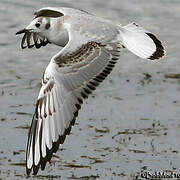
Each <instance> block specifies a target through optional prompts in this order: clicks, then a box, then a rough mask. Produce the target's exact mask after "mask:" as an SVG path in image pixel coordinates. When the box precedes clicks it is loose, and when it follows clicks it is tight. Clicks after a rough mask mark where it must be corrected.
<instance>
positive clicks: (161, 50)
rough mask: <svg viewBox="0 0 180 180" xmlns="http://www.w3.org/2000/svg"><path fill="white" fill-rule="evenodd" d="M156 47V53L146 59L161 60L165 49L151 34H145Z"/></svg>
mask: <svg viewBox="0 0 180 180" xmlns="http://www.w3.org/2000/svg"><path fill="white" fill-rule="evenodd" d="M146 34H147V35H148V36H149V37H150V38H151V39H152V40H153V42H154V44H155V45H156V51H155V52H154V53H153V54H152V55H151V56H150V57H149V58H148V59H150V60H156V59H160V58H163V57H164V56H165V54H166V51H165V48H164V46H163V45H162V43H161V41H160V40H159V39H158V38H157V37H156V36H155V35H154V34H152V33H146Z"/></svg>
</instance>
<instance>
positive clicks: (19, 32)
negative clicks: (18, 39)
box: [16, 28, 28, 35]
mask: <svg viewBox="0 0 180 180" xmlns="http://www.w3.org/2000/svg"><path fill="white" fill-rule="evenodd" d="M26 32H28V30H27V29H25V28H24V29H22V30H20V31H18V32H17V33H16V35H18V34H22V33H26Z"/></svg>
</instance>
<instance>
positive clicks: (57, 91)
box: [26, 22, 122, 175]
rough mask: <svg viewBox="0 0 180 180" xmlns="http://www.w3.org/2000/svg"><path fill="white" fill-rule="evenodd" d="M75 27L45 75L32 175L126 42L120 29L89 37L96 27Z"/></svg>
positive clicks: (31, 149)
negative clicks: (118, 37)
mask: <svg viewBox="0 0 180 180" xmlns="http://www.w3.org/2000/svg"><path fill="white" fill-rule="evenodd" d="M66 24H67V22H66ZM75 29H77V28H74V25H72V24H71V25H67V30H68V33H69V42H68V44H67V45H66V46H65V47H64V48H63V49H62V50H61V51H60V52H59V53H58V54H57V55H55V56H54V57H53V58H52V59H51V62H50V64H49V65H48V67H47V69H46V71H45V74H44V76H43V80H42V87H41V90H40V93H39V97H38V100H37V103H36V109H35V114H34V116H33V120H32V124H31V128H30V131H29V139H28V144H27V152H26V170H27V174H28V175H29V174H30V172H31V170H32V169H33V173H34V174H37V172H38V170H39V167H41V169H42V170H43V169H44V168H45V166H46V163H47V161H50V159H51V157H52V154H53V153H55V152H56V151H57V150H58V147H59V144H62V143H63V142H64V140H65V138H66V136H67V135H69V133H70V131H71V127H72V126H73V125H74V123H75V119H76V117H77V116H78V111H79V109H80V108H81V104H82V103H83V100H84V99H86V98H87V97H88V95H89V94H90V93H91V92H92V91H93V90H95V89H96V86H98V85H99V84H100V83H101V82H102V81H103V80H104V79H105V78H106V77H107V75H108V74H109V73H110V72H111V71H112V69H113V67H114V66H115V64H116V62H117V60H118V58H119V54H120V48H121V47H122V46H121V45H120V44H119V42H118V40H117V36H118V34H117V32H116V31H112V30H111V31H110V32H111V33H110V34H109V36H107V34H105V33H102V34H101V39H100V38H99V39H98V40H97V41H96V40H95V39H94V38H89V37H95V36H93V35H92V31H91V32H90V33H89V34H88V32H87V31H83V33H82V32H80V31H79V30H75ZM111 29H112V28H111ZM105 30H106V33H107V28H106V29H105ZM94 32H95V31H94ZM112 32H113V33H114V34H113V35H112ZM87 37H88V38H87ZM110 37H112V38H111V40H109V38H110ZM106 38H107V40H106Z"/></svg>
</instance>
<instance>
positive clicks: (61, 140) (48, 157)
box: [26, 110, 78, 176]
mask: <svg viewBox="0 0 180 180" xmlns="http://www.w3.org/2000/svg"><path fill="white" fill-rule="evenodd" d="M76 112H78V110H77V111H76ZM76 112H75V113H74V118H73V119H72V121H71V122H70V125H69V127H68V128H67V129H66V130H65V131H64V134H63V135H60V136H59V138H58V140H57V141H56V142H52V143H53V144H52V148H51V149H49V148H48V147H47V146H46V156H45V157H42V155H41V158H40V161H39V163H38V164H37V165H35V164H33V165H32V167H31V168H28V167H27V159H26V174H27V176H30V174H31V171H32V170H33V175H37V173H38V171H39V168H40V167H41V170H42V171H43V170H44V169H45V167H46V164H47V162H50V161H51V158H52V156H53V153H56V152H57V150H58V149H59V145H60V144H63V143H64V141H65V139H66V136H67V135H69V134H70V131H71V128H72V126H73V125H74V124H75V119H76V117H77V115H78V113H76Z"/></svg>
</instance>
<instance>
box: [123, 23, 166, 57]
mask: <svg viewBox="0 0 180 180" xmlns="http://www.w3.org/2000/svg"><path fill="white" fill-rule="evenodd" d="M120 38H121V41H122V43H123V45H124V46H125V47H126V48H127V49H128V50H129V51H131V52H132V53H134V54H135V55H137V56H139V57H141V58H143V59H150V60H154V59H159V58H161V57H163V56H164V55H165V49H164V47H163V45H162V43H161V42H160V41H159V40H158V39H157V37H156V36H155V35H154V34H152V33H150V32H148V31H146V30H145V29H143V28H142V27H140V26H139V25H138V24H136V23H131V24H128V25H126V26H123V27H120Z"/></svg>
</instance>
